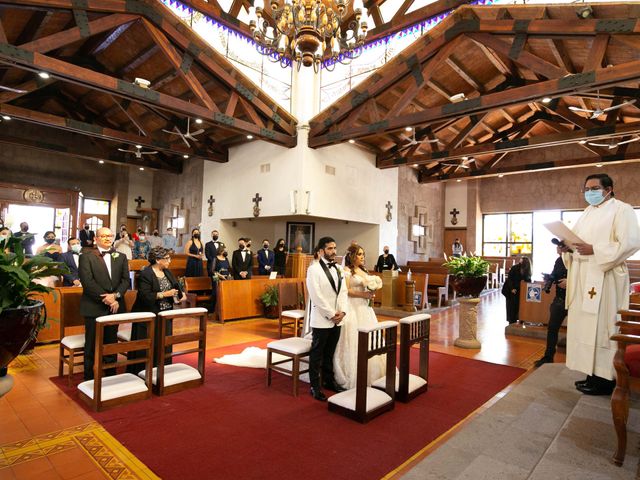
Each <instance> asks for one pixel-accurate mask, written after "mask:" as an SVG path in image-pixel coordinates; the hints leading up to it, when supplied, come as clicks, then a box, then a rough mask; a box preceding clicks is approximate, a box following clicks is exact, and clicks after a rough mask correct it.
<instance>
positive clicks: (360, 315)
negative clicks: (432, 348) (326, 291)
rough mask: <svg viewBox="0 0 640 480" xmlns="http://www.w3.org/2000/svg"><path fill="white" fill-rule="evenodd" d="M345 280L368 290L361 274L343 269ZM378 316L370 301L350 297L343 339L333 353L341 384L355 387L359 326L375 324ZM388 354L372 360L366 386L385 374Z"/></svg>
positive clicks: (363, 289) (362, 289) (352, 286)
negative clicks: (353, 273)
mask: <svg viewBox="0 0 640 480" xmlns="http://www.w3.org/2000/svg"><path fill="white" fill-rule="evenodd" d="M344 275H345V279H347V278H348V279H349V287H350V288H351V289H356V290H360V291H362V292H364V291H365V288H366V287H365V281H366V280H365V279H364V278H363V277H361V276H360V275H351V272H350V271H349V269H348V268H345V269H344ZM377 323H378V319H377V318H376V314H375V312H374V311H373V308H371V307H370V306H369V300H367V299H364V298H358V297H349V311H348V312H347V315H346V316H345V317H344V319H343V320H342V322H341V326H342V330H341V332H340V340H339V341H338V346H337V347H336V353H335V355H334V356H333V370H334V377H335V380H336V382H337V383H338V385H340V386H341V387H343V388H346V389H350V388H355V386H356V374H357V363H358V328H359V327H366V326H371V325H376V324H377ZM385 368H386V356H385V355H378V356H375V357H373V358H371V359H369V375H368V377H369V378H368V380H367V385H370V384H371V383H372V382H374V381H376V380H378V379H379V378H380V377H383V376H384V375H385Z"/></svg>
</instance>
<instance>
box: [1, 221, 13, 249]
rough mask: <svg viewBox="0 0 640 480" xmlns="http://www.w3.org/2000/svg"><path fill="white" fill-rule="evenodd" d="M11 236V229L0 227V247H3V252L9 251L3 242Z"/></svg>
mask: <svg viewBox="0 0 640 480" xmlns="http://www.w3.org/2000/svg"><path fill="white" fill-rule="evenodd" d="M11 236H12V234H11V230H9V229H8V228H7V227H2V228H0V248H3V249H4V252H5V253H9V252H10V251H11V250H10V249H9V248H8V247H5V242H7V240H9V238H11Z"/></svg>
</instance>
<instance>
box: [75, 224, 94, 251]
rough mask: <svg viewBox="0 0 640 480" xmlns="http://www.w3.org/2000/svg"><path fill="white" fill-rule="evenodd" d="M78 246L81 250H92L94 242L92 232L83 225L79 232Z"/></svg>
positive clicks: (87, 226)
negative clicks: (80, 246)
mask: <svg viewBox="0 0 640 480" xmlns="http://www.w3.org/2000/svg"><path fill="white" fill-rule="evenodd" d="M78 236H79V237H80V245H82V248H93V245H94V244H95V240H96V234H95V233H94V232H93V230H90V229H89V225H87V224H85V226H84V228H83V229H82V230H80V234H79V235H78Z"/></svg>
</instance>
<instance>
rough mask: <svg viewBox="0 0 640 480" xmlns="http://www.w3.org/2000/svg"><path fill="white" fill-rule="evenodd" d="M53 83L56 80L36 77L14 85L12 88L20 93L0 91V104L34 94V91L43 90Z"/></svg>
mask: <svg viewBox="0 0 640 480" xmlns="http://www.w3.org/2000/svg"><path fill="white" fill-rule="evenodd" d="M55 81H56V80H55V79H52V78H49V79H46V80H45V79H44V78H40V77H38V76H37V75H36V77H35V78H33V79H31V80H27V81H26V82H24V83H21V84H19V85H15V86H13V87H12V88H14V89H16V90H22V92H9V91H3V90H0V92H1V93H0V103H8V102H11V101H13V100H15V99H17V98H20V97H23V96H25V95H29V94H30V93H32V92H35V91H36V90H40V89H41V88H44V87H46V86H47V85H51V84H52V83H54V82H55Z"/></svg>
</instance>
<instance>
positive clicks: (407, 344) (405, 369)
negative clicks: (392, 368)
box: [397, 314, 431, 402]
mask: <svg viewBox="0 0 640 480" xmlns="http://www.w3.org/2000/svg"><path fill="white" fill-rule="evenodd" d="M430 327H431V315H428V314H419V315H411V316H410V317H405V318H403V319H401V320H400V367H399V370H400V378H399V381H398V396H397V398H398V400H399V401H400V402H408V401H410V400H411V399H413V398H414V397H416V396H417V395H420V394H421V393H422V392H426V391H427V388H428V387H429V383H428V382H429V331H430ZM416 343H418V344H420V360H419V364H418V365H419V367H418V368H419V372H420V375H419V376H416V375H411V374H410V373H409V366H410V365H411V347H412V346H413V345H415V344H416Z"/></svg>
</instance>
